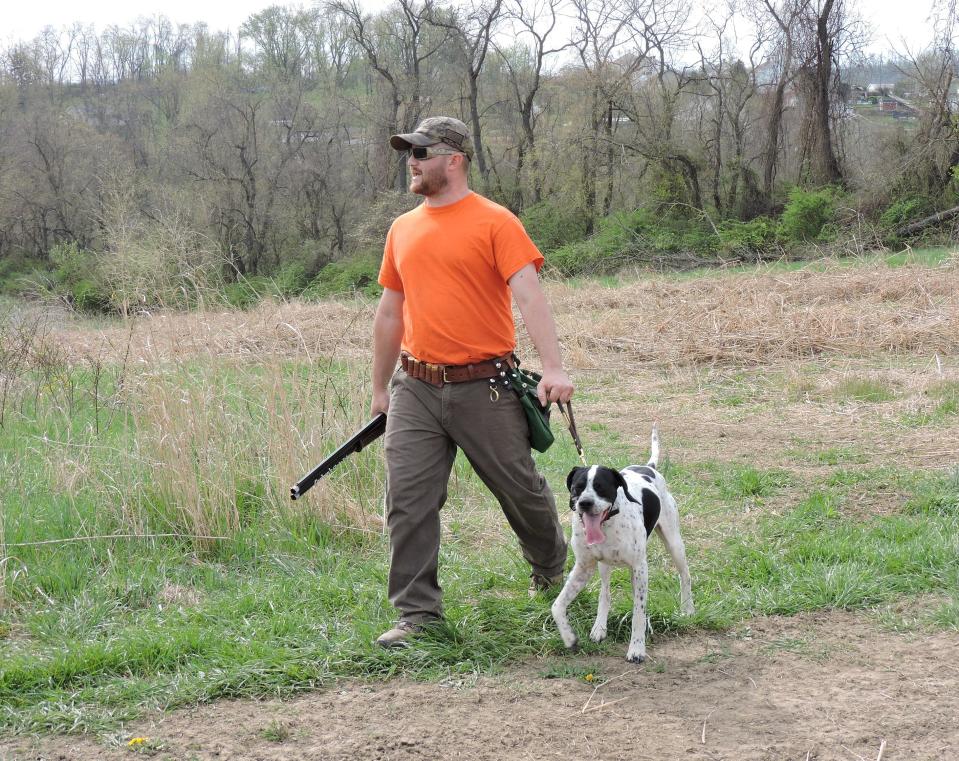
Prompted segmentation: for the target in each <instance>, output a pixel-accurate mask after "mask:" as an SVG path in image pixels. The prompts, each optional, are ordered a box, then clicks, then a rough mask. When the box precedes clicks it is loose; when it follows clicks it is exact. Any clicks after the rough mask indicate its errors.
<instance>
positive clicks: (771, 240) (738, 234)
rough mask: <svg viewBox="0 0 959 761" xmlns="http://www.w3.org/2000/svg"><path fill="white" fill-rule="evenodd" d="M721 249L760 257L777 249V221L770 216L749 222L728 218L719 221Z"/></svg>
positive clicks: (727, 252)
mask: <svg viewBox="0 0 959 761" xmlns="http://www.w3.org/2000/svg"><path fill="white" fill-rule="evenodd" d="M718 230H719V240H720V250H721V251H722V252H723V253H725V254H733V255H736V256H748V257H755V258H757V259H760V258H762V257H763V255H764V254H767V253H769V252H771V251H773V250H774V249H775V245H776V223H775V221H773V220H771V219H769V217H756V218H755V219H751V220H749V221H748V222H740V221H738V220H735V219H727V220H724V221H722V222H720V223H719V226H718Z"/></svg>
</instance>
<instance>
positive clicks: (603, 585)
mask: <svg viewBox="0 0 959 761" xmlns="http://www.w3.org/2000/svg"><path fill="white" fill-rule="evenodd" d="M612 571H613V569H612V567H611V566H610V565H609V563H600V564H599V582H600V585H599V605H598V606H597V607H596V622H595V623H594V624H593V630H592V631H591V632H590V633H589V638H590V639H591V640H593V642H602V641H603V640H604V639H606V622H607V621H608V619H609V606H610V591H609V576H610V574H611V573H612Z"/></svg>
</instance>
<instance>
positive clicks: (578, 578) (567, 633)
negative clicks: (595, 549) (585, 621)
mask: <svg viewBox="0 0 959 761" xmlns="http://www.w3.org/2000/svg"><path fill="white" fill-rule="evenodd" d="M595 570H596V563H595V562H593V563H590V564H587V563H583V562H580V561H578V560H577V561H576V564H575V565H574V566H573V570H572V571H570V574H569V578H568V579H567V580H566V584H565V586H564V587H563V591H562V592H560V593H559V595H557V597H556V599H555V600H554V601H553V607H552V608H551V609H550V612H551V613H552V614H553V620H554V621H555V622H556V628H557V629H559V636H560V637H562V638H563V644H564V645H566V647H569V648H574V647H576V643H577V638H576V634H575V632H574V631H573V628H572V627H571V626H570V625H569V618H567V616H566V609H567V608H568V607H569V604H570V603H571V602H572V601H573V600H574V599H575V598H576V595H578V594H579V593H580V592H581V591H582V590H583V587H585V586H586V583H587V582H588V581H589V579H590V577H591V576H592V575H593V572H594V571H595Z"/></svg>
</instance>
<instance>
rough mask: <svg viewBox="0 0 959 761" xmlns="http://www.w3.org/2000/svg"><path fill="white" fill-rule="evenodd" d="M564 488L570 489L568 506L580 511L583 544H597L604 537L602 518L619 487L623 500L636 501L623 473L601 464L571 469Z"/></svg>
mask: <svg viewBox="0 0 959 761" xmlns="http://www.w3.org/2000/svg"><path fill="white" fill-rule="evenodd" d="M566 488H568V489H569V509H570V510H575V511H576V512H577V513H578V514H579V517H580V520H582V521H583V527H584V528H585V529H586V544H600V543H601V542H604V541H605V540H606V536H605V535H604V534H603V529H602V526H603V521H605V520H606V519H607V518H608V517H609V515H610V513H611V512H612V511H613V509H614V507H615V505H616V500H617V499H619V490H620V489H622V490H623V496H624V497H625V498H626V499H628V500H631V501H633V502H639V500H638V499H636V498H634V497H633V495H632V494H630V493H629V486H628V485H627V484H626V479H625V478H623V475H622V474H621V473H620V472H619V471H618V470H613V469H612V468H607V467H604V466H602V465H592V466H590V467H588V468H573V469H572V470H571V471H570V472H569V475H568V476H566Z"/></svg>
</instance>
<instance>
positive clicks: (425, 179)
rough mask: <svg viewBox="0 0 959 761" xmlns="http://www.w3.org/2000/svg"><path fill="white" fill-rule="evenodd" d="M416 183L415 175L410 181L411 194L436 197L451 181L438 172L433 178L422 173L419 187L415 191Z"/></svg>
mask: <svg viewBox="0 0 959 761" xmlns="http://www.w3.org/2000/svg"><path fill="white" fill-rule="evenodd" d="M415 181H416V176H415V175H414V176H413V177H412V178H411V179H410V192H412V193H416V194H417V195H421V196H434V195H436V194H437V193H439V192H441V191H442V190H444V189H445V188H446V186H447V185H449V179H447V177H446V175H445V174H441V173H439V172H436V173H435V174H433V175H432V176H427V174H426V173H425V172H422V173H421V174H420V175H419V185H418V186H417V188H416V189H415V190H414V189H413V183H414V182H415Z"/></svg>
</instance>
